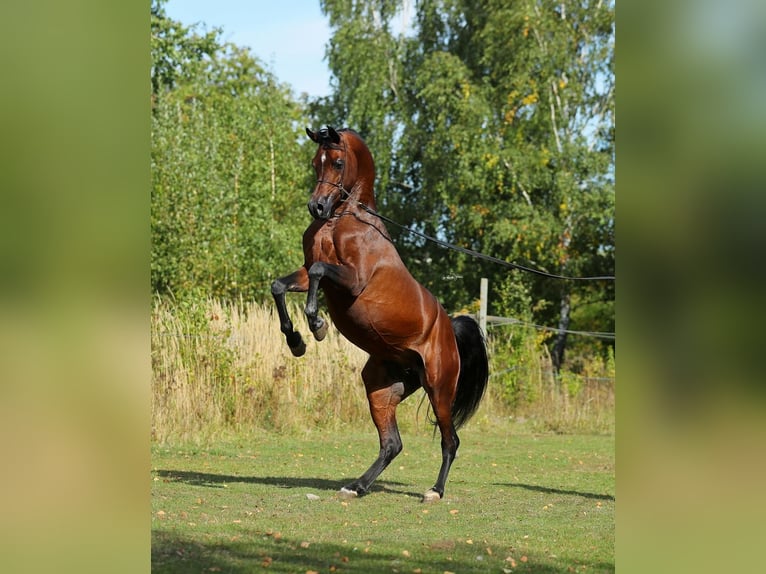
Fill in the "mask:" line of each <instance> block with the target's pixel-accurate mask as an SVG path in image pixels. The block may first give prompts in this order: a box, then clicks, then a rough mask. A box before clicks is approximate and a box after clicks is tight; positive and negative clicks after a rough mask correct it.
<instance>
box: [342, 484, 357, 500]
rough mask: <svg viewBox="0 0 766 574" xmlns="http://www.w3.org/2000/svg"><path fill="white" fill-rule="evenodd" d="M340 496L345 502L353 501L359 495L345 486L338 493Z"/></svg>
mask: <svg viewBox="0 0 766 574" xmlns="http://www.w3.org/2000/svg"><path fill="white" fill-rule="evenodd" d="M338 496H339V497H340V498H342V499H344V500H351V499H352V498H358V497H359V493H358V492H357V491H356V490H349V489H348V488H346V487H345V486H344V487H343V488H341V489H340V490H339V491H338Z"/></svg>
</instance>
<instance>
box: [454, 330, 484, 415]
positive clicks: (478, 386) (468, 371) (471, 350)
mask: <svg viewBox="0 0 766 574" xmlns="http://www.w3.org/2000/svg"><path fill="white" fill-rule="evenodd" d="M452 329H453V330H454V331H455V339H457V348H458V352H459V353H460V376H459V377H458V381H457V393H456V394H455V403H454V404H453V405H452V421H453V423H454V425H455V428H456V429H457V428H460V427H461V426H462V425H463V424H464V423H466V422H467V421H468V419H470V418H471V416H472V415H473V413H474V412H476V409H477V408H478V407H479V403H480V402H481V398H482V397H483V396H484V391H485V390H486V388H487V379H488V378H489V361H488V359H487V346H486V344H485V342H484V335H483V334H482V332H481V329H480V328H479V324H478V323H477V322H476V321H475V320H473V319H472V318H471V317H468V316H466V315H460V316H458V317H453V318H452Z"/></svg>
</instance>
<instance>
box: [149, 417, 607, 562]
mask: <svg viewBox="0 0 766 574" xmlns="http://www.w3.org/2000/svg"><path fill="white" fill-rule="evenodd" d="M403 440H404V451H403V452H402V454H401V455H399V457H398V458H397V459H396V460H394V462H393V463H392V464H391V466H390V467H389V468H388V469H387V470H386V471H385V472H384V473H383V474H382V475H381V477H380V479H379V480H378V482H377V483H376V484H375V485H374V486H373V489H372V492H371V493H370V494H369V495H367V496H365V497H363V498H360V499H357V500H351V501H343V500H341V499H339V498H338V496H337V491H338V489H339V488H340V487H341V486H342V485H343V484H344V483H345V482H347V481H349V480H350V479H352V478H355V477H356V476H358V475H359V474H361V473H362V472H363V471H364V470H365V469H366V468H367V466H369V464H370V463H371V462H372V460H373V459H374V457H375V456H376V455H377V438H376V435H375V431H374V429H373V427H372V425H371V424H370V425H369V427H364V428H361V427H360V428H359V429H356V430H349V429H346V430H342V431H338V432H324V433H320V432H316V431H314V432H310V433H307V434H305V435H303V436H281V435H277V434H262V435H259V436H256V437H254V438H252V439H248V440H245V439H242V438H240V439H230V440H228V441H224V442H219V443H217V444H216V446H215V447H214V448H213V447H198V446H189V447H178V446H154V447H153V450H152V571H153V572H232V573H240V572H242V573H244V572H260V571H263V572H284V573H287V572H295V573H300V574H304V573H306V572H318V573H320V572H321V573H326V572H355V573H360V574H361V573H376V572H402V573H404V572H415V573H417V572H421V573H438V574H442V573H444V572H454V573H456V574H457V573H461V574H462V573H470V572H506V573H507V572H543V573H547V572H612V571H614V506H615V501H614V437H613V436H603V435H602V436H598V435H531V434H516V433H515V432H511V428H510V427H503V428H499V427H495V428H485V427H484V425H479V426H475V425H469V426H468V427H467V428H466V429H464V430H463V431H462V432H461V441H462V446H461V450H460V453H459V455H458V459H457V460H456V462H455V464H454V465H453V467H452V472H451V474H450V479H449V481H448V483H447V492H446V496H445V499H444V500H442V501H441V502H439V503H436V504H431V505H424V504H422V503H421V502H420V497H421V494H422V493H423V492H425V491H426V490H427V489H428V488H429V487H430V486H432V484H433V482H434V480H435V478H436V473H437V472H438V467H439V463H440V453H439V440H438V437H437V438H436V439H433V438H432V435H431V433H430V430H428V429H421V430H420V431H419V432H417V431H415V432H413V431H411V432H408V433H406V434H405V435H404V436H403ZM307 495H312V496H318V497H319V498H318V499H313V500H312V499H311V498H309V497H307Z"/></svg>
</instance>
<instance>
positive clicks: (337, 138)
mask: <svg viewBox="0 0 766 574" xmlns="http://www.w3.org/2000/svg"><path fill="white" fill-rule="evenodd" d="M327 131H328V132H329V133H330V140H331V141H332V143H334V144H339V143H340V134H339V133H338V132H336V131H335V128H334V127H332V126H327Z"/></svg>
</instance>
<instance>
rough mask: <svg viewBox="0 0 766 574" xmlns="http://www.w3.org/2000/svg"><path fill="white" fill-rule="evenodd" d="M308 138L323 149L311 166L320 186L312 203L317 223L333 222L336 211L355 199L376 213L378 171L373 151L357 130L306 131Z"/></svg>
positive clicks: (313, 214)
mask: <svg viewBox="0 0 766 574" xmlns="http://www.w3.org/2000/svg"><path fill="white" fill-rule="evenodd" d="M306 134H307V135H308V136H309V138H310V139H311V141H313V142H314V143H316V144H317V145H318V146H319V147H318V148H317V151H316V153H315V154H314V159H312V160H311V164H312V165H313V167H314V171H315V173H316V176H317V183H316V185H315V186H314V190H313V192H312V193H311V199H310V200H309V203H308V209H309V213H311V215H312V217H314V218H315V219H329V218H330V217H331V216H332V214H333V213H334V212H335V209H336V208H337V207H338V206H339V205H341V204H342V203H343V202H345V201H346V200H347V199H348V198H349V197H351V195H353V194H356V195H357V197H356V199H357V200H358V201H366V202H367V203H368V205H369V204H371V205H369V206H370V207H372V208H373V209H374V207H375V205H374V199H373V198H372V193H373V191H372V184H373V181H374V179H375V167H374V164H373V162H372V155H371V154H370V151H369V149H368V148H367V146H366V145H365V143H364V142H363V141H362V139H361V138H360V137H359V135H358V134H357V133H356V132H354V131H353V130H349V129H341V130H335V128H333V127H331V126H327V127H325V128H323V129H321V130H319V131H318V132H313V131H311V130H310V129H309V128H306Z"/></svg>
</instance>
